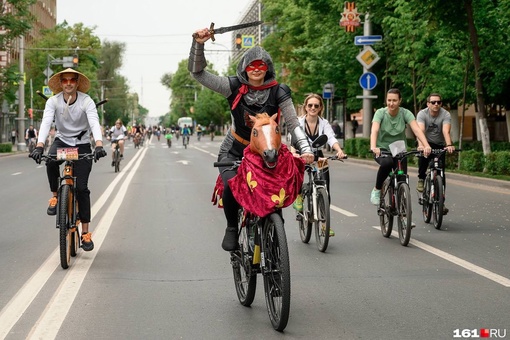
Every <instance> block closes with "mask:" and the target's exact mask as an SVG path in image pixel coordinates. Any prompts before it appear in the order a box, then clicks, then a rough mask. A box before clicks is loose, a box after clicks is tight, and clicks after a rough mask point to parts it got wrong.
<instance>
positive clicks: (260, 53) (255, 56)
mask: <svg viewBox="0 0 510 340" xmlns="http://www.w3.org/2000/svg"><path fill="white" fill-rule="evenodd" d="M254 60H262V61H263V62H265V63H266V65H267V72H266V76H265V77H264V85H265V84H267V83H269V82H271V81H273V80H275V79H274V77H275V72H274V65H273V60H272V59H271V56H270V55H269V53H267V51H266V50H264V49H263V48H262V47H260V46H255V47H252V48H250V49H249V50H248V51H246V53H245V54H244V55H243V57H242V58H241V61H239V64H238V65H237V78H238V79H239V80H240V81H241V83H242V84H246V85H249V84H250V83H249V81H248V74H247V73H246V67H247V66H248V65H249V64H250V63H251V62H252V61H254ZM268 96H269V89H266V90H262V91H254V90H251V89H250V90H249V91H248V93H247V94H245V95H244V100H245V101H246V103H247V104H248V105H252V104H262V103H264V102H265V101H266V100H267V97H268Z"/></svg>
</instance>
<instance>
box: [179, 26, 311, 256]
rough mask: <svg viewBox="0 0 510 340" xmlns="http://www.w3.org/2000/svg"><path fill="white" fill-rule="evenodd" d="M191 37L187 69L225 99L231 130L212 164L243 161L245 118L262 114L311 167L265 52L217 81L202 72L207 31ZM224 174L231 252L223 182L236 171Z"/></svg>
mask: <svg viewBox="0 0 510 340" xmlns="http://www.w3.org/2000/svg"><path fill="white" fill-rule="evenodd" d="M195 33H196V34H195V35H194V36H195V38H194V39H193V42H192V45H191V50H190V55H189V60H188V70H189V71H190V72H191V75H192V77H193V78H194V79H195V80H197V81H198V82H199V83H200V84H202V85H203V86H205V87H207V88H209V89H211V90H213V91H215V92H218V93H219V94H221V95H223V96H224V97H225V98H227V100H228V102H229V105H230V109H231V119H232V127H231V129H230V130H229V131H228V132H227V134H226V136H225V139H224V140H223V142H222V144H221V146H220V151H219V155H218V161H228V160H240V159H241V158H242V157H243V151H244V148H246V146H247V145H248V144H249V142H250V135H251V128H252V125H251V121H250V119H249V117H248V116H250V115H251V116H254V115H256V114H257V113H263V112H266V113H268V114H269V115H273V114H275V113H278V112H279V111H280V112H281V115H282V116H283V118H284V119H285V123H286V124H287V128H288V130H289V131H290V133H291V134H292V141H293V142H294V145H293V146H294V147H295V148H296V149H297V150H299V151H300V152H301V157H302V158H303V159H304V160H305V161H306V162H307V163H311V162H313V153H312V150H311V147H310V144H309V143H308V138H307V137H306V135H305V133H304V131H303V129H302V128H301V127H300V125H299V122H298V119H297V114H296V110H295V108H294V104H293V103H292V98H291V91H290V88H289V87H288V86H286V85H284V84H278V82H276V80H275V70H274V65H273V61H272V59H271V56H270V55H269V53H267V52H266V51H265V50H264V49H263V48H262V47H260V46H256V47H253V48H250V49H249V50H248V51H247V52H246V53H245V54H244V56H243V57H242V59H241V60H240V62H239V64H238V66H237V75H235V76H229V77H225V76H217V75H214V74H212V73H210V72H208V71H206V70H205V68H206V66H207V62H206V59H205V55H204V44H205V42H206V41H207V40H209V39H210V37H211V34H210V31H209V29H207V28H204V29H200V30H197V31H196V32H195ZM225 169H226V168H219V171H220V174H221V176H222V180H223V184H224V191H223V197H222V201H223V210H224V213H225V217H226V219H227V228H226V230H225V236H224V238H223V242H222V248H223V249H224V250H226V251H232V250H235V248H236V246H237V236H238V231H237V223H238V221H237V212H238V209H239V204H238V203H237V201H236V200H235V198H234V196H233V194H232V191H231V190H230V188H229V186H228V180H229V179H230V178H233V177H234V176H235V175H236V171H235V170H227V171H224V170H225Z"/></svg>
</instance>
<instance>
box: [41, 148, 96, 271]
mask: <svg viewBox="0 0 510 340" xmlns="http://www.w3.org/2000/svg"><path fill="white" fill-rule="evenodd" d="M93 158H94V153H93V152H92V153H86V154H78V148H77V147H74V148H62V149H58V150H57V154H56V155H42V156H41V159H42V160H44V161H46V162H59V161H64V167H63V170H62V175H61V176H60V177H59V179H58V181H59V186H58V190H57V201H58V205H57V215H56V218H57V228H58V229H59V230H60V233H59V244H60V265H61V266H62V268H63V269H67V268H68V267H69V264H70V262H71V257H74V256H76V253H77V251H78V249H79V248H80V247H81V245H80V242H81V241H80V232H79V230H78V226H79V224H80V220H79V215H78V201H77V200H76V176H74V174H73V171H74V162H75V161H77V160H81V159H93Z"/></svg>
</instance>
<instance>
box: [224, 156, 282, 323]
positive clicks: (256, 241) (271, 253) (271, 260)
mask: <svg viewBox="0 0 510 340" xmlns="http://www.w3.org/2000/svg"><path fill="white" fill-rule="evenodd" d="M240 164H241V161H225V162H215V163H214V166H215V167H228V166H231V168H230V169H228V170H232V169H236V168H237V167H239V165H240ZM238 216H239V222H238V230H239V239H238V242H239V246H238V248H237V250H235V251H232V252H230V263H231V265H232V270H233V274H234V284H235V288H236V293H237V297H238V299H239V302H240V303H241V305H243V306H246V307H249V306H250V305H251V304H252V302H253V300H254V298H255V291H256V286H257V274H258V273H260V274H262V278H263V280H264V292H265V301H266V308H267V311H268V314H269V319H270V321H271V324H272V326H273V328H274V329H275V330H277V331H283V330H284V329H285V327H286V326H287V323H288V320H289V313H290V264H289V251H288V246H287V236H286V234H285V228H284V222H283V218H282V215H281V209H277V210H276V211H275V212H272V213H270V214H269V215H267V216H264V217H258V216H255V215H253V214H251V213H249V212H247V211H246V210H244V208H243V207H241V208H240V209H239V213H238Z"/></svg>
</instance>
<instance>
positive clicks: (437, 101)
mask: <svg viewBox="0 0 510 340" xmlns="http://www.w3.org/2000/svg"><path fill="white" fill-rule="evenodd" d="M429 103H430V104H432V105H436V104H437V105H441V104H442V103H443V102H442V101H440V100H431V101H430V102H429Z"/></svg>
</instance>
